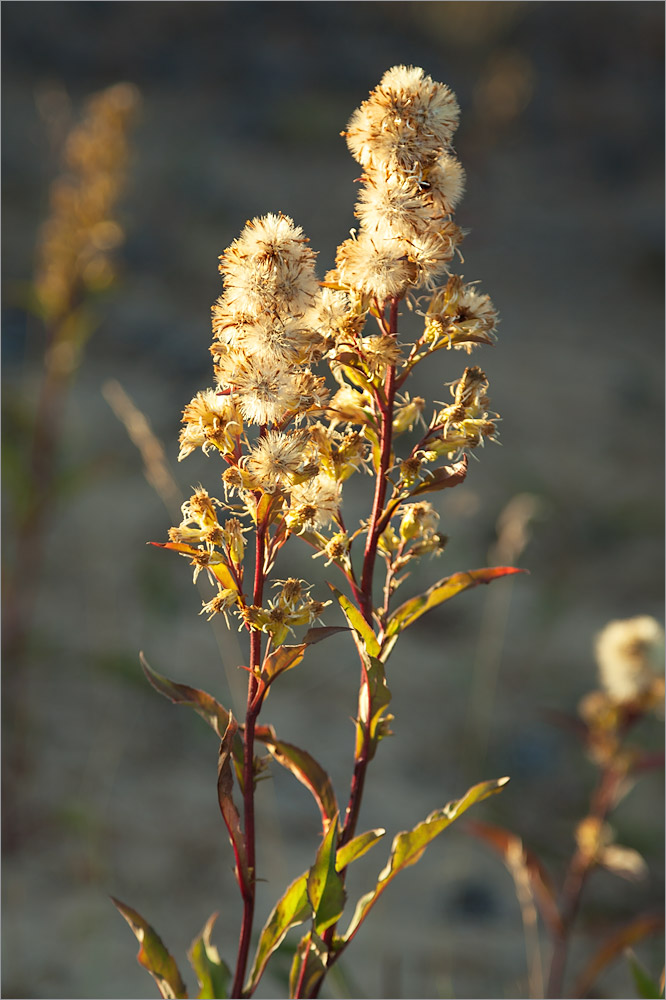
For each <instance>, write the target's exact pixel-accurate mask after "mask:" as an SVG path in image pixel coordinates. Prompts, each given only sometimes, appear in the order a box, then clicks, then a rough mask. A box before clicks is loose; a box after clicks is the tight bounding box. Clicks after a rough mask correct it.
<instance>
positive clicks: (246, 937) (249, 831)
mask: <svg viewBox="0 0 666 1000" xmlns="http://www.w3.org/2000/svg"><path fill="white" fill-rule="evenodd" d="M266 530H267V525H266V523H265V522H264V523H260V524H257V535H256V548H255V565H254V592H253V602H254V604H255V605H261V601H262V597H263V591H264V555H265V548H266ZM260 669H261V632H259V631H258V630H256V629H253V630H252V631H251V632H250V674H249V678H248V687H247V713H246V716H245V730H244V734H243V815H244V838H245V853H246V857H247V868H248V873H249V881H248V882H247V884H245V883H241V886H240V889H241V895H242V897H243V922H242V925H241V932H240V939H239V942H238V959H237V961H236V975H235V977H234V984H233V988H232V991H231V996H232V997H241V996H242V995H243V980H244V979H245V970H246V968H247V959H248V954H249V950H250V940H251V937H252V925H253V922H254V900H255V884H256V878H255V865H256V862H255V829H254V729H255V724H256V721H257V716H258V715H259V712H260V711H261V699H260V698H259V699H258V698H257V687H258V682H257V676H256V675H257V673H258V672H259V670H260Z"/></svg>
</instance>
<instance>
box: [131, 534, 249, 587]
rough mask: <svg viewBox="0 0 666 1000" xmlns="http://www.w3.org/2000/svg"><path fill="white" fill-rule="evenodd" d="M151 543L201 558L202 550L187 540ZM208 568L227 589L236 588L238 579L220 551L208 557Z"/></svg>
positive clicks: (151, 543) (160, 547)
mask: <svg viewBox="0 0 666 1000" xmlns="http://www.w3.org/2000/svg"><path fill="white" fill-rule="evenodd" d="M149 544H150V545H154V546H155V548H158V549H171V550H172V552H180V553H181V555H184V556H192V559H200V558H201V552H202V550H201V549H197V548H194V547H193V546H192V545H186V544H185V542H150V543H149ZM206 569H208V570H210V572H211V573H212V574H213V576H214V577H215V579H216V580H217V581H218V582H219V583H220V584H221V586H222V587H224V588H225V589H226V590H236V581H235V580H234V577H233V576H232V573H231V570H230V569H229V567H228V566H227V564H226V563H225V562H224V560H223V558H222V556H221V555H219V553H215V554H214V555H212V556H211V557H210V558H209V559H208V561H207V563H206Z"/></svg>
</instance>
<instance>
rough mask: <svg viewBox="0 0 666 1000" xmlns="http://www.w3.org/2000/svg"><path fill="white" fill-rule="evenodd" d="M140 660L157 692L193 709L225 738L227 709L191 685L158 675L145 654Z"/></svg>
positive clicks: (227, 720)
mask: <svg viewBox="0 0 666 1000" xmlns="http://www.w3.org/2000/svg"><path fill="white" fill-rule="evenodd" d="M139 658H140V660H141V666H142V668H143V672H144V674H145V675H146V677H147V678H148V681H149V683H150V684H151V685H152V687H154V688H155V690H156V691H159V693H160V694H163V695H164V697H165V698H168V699H169V701H172V702H173V703H174V705H187V706H188V707H189V708H193V709H194V711H195V712H197V713H198V714H199V715H200V716H201V718H202V719H205V721H206V722H207V723H208V725H209V726H211V728H212V729H214V730H215V732H216V733H217V735H218V736H219V738H220V739H222V738H223V737H224V734H225V732H226V729H227V726H228V725H229V712H228V711H227V710H226V708H224V707H223V706H222V705H220V703H219V702H218V701H216V700H215V698H213V696H212V695H210V694H207V693H206V692H205V691H200V690H199V689H198V688H194V687H190V686H189V684H178V683H176V681H171V680H169V678H168V677H163V676H162V675H161V674H158V673H157V671H156V670H153V668H152V667H151V666H149V664H148V661H147V660H146V658H145V656H144V655H143V653H139ZM239 739H240V737H239Z"/></svg>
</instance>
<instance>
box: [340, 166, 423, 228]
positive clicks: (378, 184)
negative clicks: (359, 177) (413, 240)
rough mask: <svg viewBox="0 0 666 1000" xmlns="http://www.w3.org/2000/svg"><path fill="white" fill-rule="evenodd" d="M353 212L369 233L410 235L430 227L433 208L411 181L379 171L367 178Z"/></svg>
mask: <svg viewBox="0 0 666 1000" xmlns="http://www.w3.org/2000/svg"><path fill="white" fill-rule="evenodd" d="M355 215H356V218H357V219H359V220H360V222H361V225H362V226H363V228H364V230H366V231H367V232H368V233H370V234H372V233H377V234H379V235H380V236H384V237H389V238H390V237H403V236H404V237H409V236H413V235H417V234H418V233H422V232H424V231H425V230H426V229H428V228H430V227H431V225H432V219H433V209H432V205H431V204H430V203H429V202H428V201H427V200H426V197H425V196H424V194H423V192H421V191H419V189H418V187H417V186H415V185H414V183H413V182H411V181H410V180H406V179H401V178H399V177H396V176H395V175H390V174H388V175H387V174H386V173H384V172H383V171H382V172H378V173H376V174H373V175H372V176H371V177H368V178H367V179H366V183H365V185H364V186H363V188H362V189H361V193H360V196H359V200H358V204H357V205H356V211H355Z"/></svg>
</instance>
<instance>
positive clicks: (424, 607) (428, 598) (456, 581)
mask: <svg viewBox="0 0 666 1000" xmlns="http://www.w3.org/2000/svg"><path fill="white" fill-rule="evenodd" d="M525 572H526V570H524V569H516V567H515V566H492V567H489V568H487V569H472V570H469V571H468V572H467V573H454V574H453V576H447V577H445V578H444V579H443V580H440V581H439V582H438V583H435V584H433V586H432V587H430V588H429V590H426V592H425V593H424V594H419V596H418V597H412V598H411V600H409V601H405V603H404V604H401V605H400V607H399V608H397V609H396V610H395V611H394V612H393V614H392V615H391V616H390V617H389V620H388V625H387V629H386V634H387V636H392V635H395V634H396V633H397V632H402V631H403V629H406V628H408V627H409V626H410V625H411V624H412V623H413V622H415V621H416V619H417V618H420V617H421V615H424V614H425V613H426V611H430V610H431V609H432V608H436V607H437V605H438V604H443V603H444V601H449V600H450V599H451V598H452V597H455V596H456V594H459V593H461V591H463V590H469V588H470V587H478V585H479V584H480V583H491V582H492V581H493V580H497V579H499V577H501V576H510V575H511V574H513V573H525Z"/></svg>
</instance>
